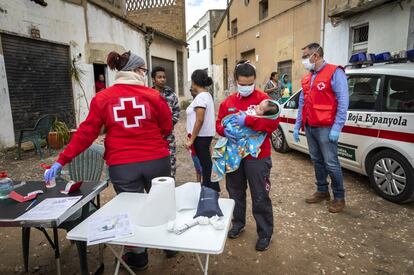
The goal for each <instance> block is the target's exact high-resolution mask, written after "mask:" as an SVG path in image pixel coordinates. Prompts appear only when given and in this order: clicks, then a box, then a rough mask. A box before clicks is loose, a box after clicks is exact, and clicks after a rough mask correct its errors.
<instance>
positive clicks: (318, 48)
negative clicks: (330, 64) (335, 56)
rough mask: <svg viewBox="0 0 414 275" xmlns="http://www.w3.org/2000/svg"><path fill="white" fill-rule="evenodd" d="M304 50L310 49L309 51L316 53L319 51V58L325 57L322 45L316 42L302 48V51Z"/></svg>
mask: <svg viewBox="0 0 414 275" xmlns="http://www.w3.org/2000/svg"><path fill="white" fill-rule="evenodd" d="M304 49H309V50H314V51H316V50H318V54H319V56H320V57H323V48H322V47H321V45H319V44H318V43H316V42H313V43H310V44H308V45H306V46H305V47H303V48H302V50H304Z"/></svg>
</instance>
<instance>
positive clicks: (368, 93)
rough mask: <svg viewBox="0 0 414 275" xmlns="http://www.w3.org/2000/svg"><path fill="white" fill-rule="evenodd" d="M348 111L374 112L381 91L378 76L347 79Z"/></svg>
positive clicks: (352, 76)
mask: <svg viewBox="0 0 414 275" xmlns="http://www.w3.org/2000/svg"><path fill="white" fill-rule="evenodd" d="M348 87H349V110H369V111H374V110H375V104H376V102H377V98H378V95H379V92H380V89H381V77H380V76H366V75H351V76H349V77H348Z"/></svg>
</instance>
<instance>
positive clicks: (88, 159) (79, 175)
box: [68, 144, 108, 181]
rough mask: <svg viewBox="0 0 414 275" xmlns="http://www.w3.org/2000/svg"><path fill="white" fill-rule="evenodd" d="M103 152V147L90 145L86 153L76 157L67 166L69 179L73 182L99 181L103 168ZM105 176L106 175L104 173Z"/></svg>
mask: <svg viewBox="0 0 414 275" xmlns="http://www.w3.org/2000/svg"><path fill="white" fill-rule="evenodd" d="M104 152H105V148H104V146H102V145H99V144H92V145H91V146H90V147H89V148H88V149H86V151H84V152H83V153H81V154H80V155H78V156H77V157H76V158H75V159H73V160H72V162H71V163H69V164H68V170H69V177H70V179H71V180H74V181H80V180H82V181H99V180H100V179H101V176H102V171H103V168H104V166H105V163H104V159H103V155H104ZM107 175H108V173H106V176H107ZM106 179H107V178H106Z"/></svg>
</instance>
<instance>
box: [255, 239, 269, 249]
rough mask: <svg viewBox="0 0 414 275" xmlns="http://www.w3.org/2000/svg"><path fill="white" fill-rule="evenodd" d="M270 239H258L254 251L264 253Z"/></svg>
mask: <svg viewBox="0 0 414 275" xmlns="http://www.w3.org/2000/svg"><path fill="white" fill-rule="evenodd" d="M271 240H272V238H259V239H258V240H257V243H256V250H257V251H265V250H267V249H268V248H269V246H270V241H271Z"/></svg>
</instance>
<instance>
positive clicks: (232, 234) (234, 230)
mask: <svg viewBox="0 0 414 275" xmlns="http://www.w3.org/2000/svg"><path fill="white" fill-rule="evenodd" d="M243 231H244V227H242V228H237V227H234V226H233V227H232V228H231V229H230V231H229V233H228V234H227V235H228V236H229V238H230V239H237V238H238V237H239V236H240V234H241V233H242V232H243Z"/></svg>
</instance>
